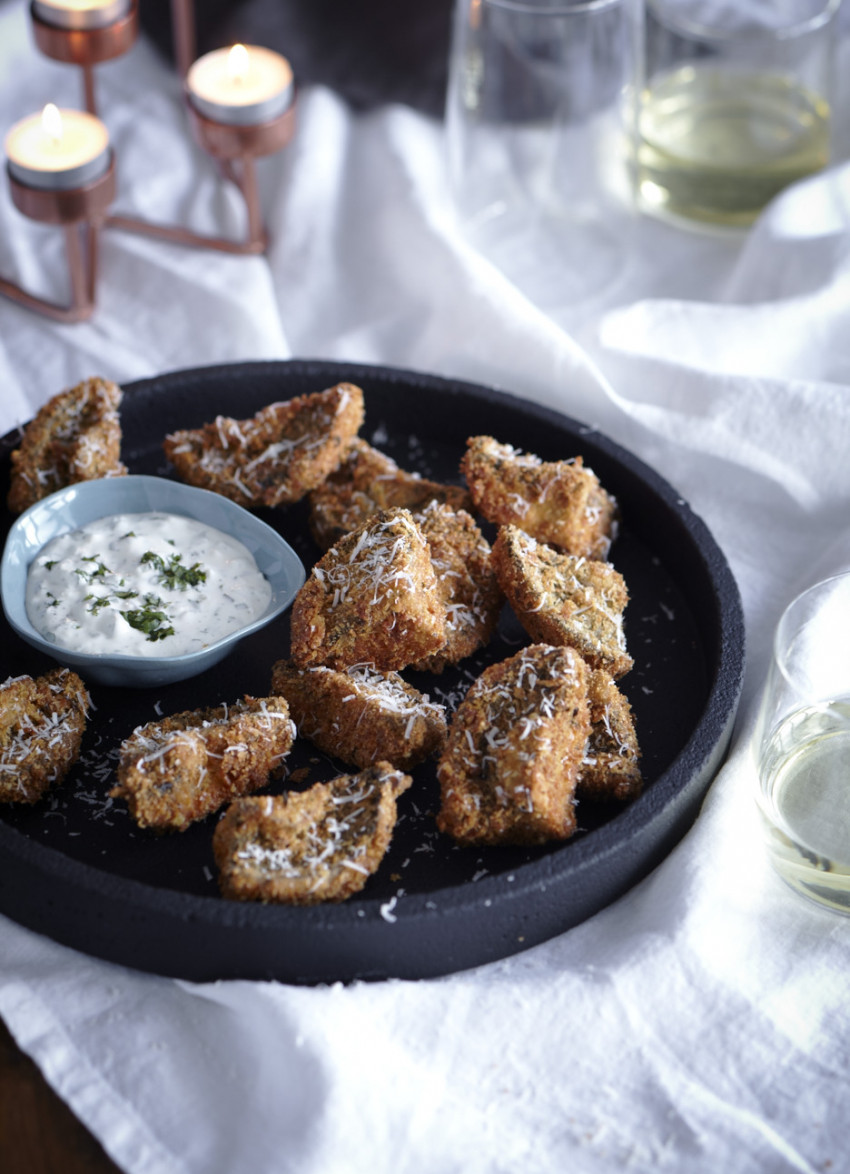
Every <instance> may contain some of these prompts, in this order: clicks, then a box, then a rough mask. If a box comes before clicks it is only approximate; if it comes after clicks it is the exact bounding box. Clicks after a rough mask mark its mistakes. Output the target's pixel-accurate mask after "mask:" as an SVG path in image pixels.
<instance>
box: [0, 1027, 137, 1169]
mask: <svg viewBox="0 0 850 1174" xmlns="http://www.w3.org/2000/svg"><path fill="white" fill-rule="evenodd" d="M0 1171H2V1174H121V1172H120V1170H119V1167H118V1166H116V1165H115V1163H114V1162H111V1161H110V1160H109V1158H108V1157H107V1156H106V1154H105V1153H104V1151H103V1149H102V1147H101V1146H100V1144H99V1143H98V1142H97V1141H95V1139H94V1138H93V1137H92V1135H91V1134H90V1133H89V1132H88V1130H87V1129H85V1128H84V1127H83V1126H82V1125H81V1124H80V1122H79V1121H78V1120H77V1118H76V1117H75V1116H74V1114H73V1113H72V1112H71V1110H70V1109H69V1108H68V1107H67V1105H66V1104H65V1103H64V1101H62V1100H60V1098H59V1097H57V1096H56V1094H55V1093H54V1092H53V1090H52V1089H51V1088H50V1086H49V1085H48V1083H47V1081H46V1080H45V1079H44V1077H43V1076H42V1075H41V1073H40V1072H39V1070H38V1068H37V1067H36V1065H35V1064H34V1063H33V1062H32V1060H31V1059H30V1058H29V1056H26V1055H24V1053H23V1052H22V1051H21V1050H20V1048H19V1047H18V1046H17V1044H16V1043H15V1041H14V1040H13V1039H12V1037H11V1035H10V1034H9V1032H8V1030H7V1029H6V1026H5V1024H4V1023H3V1022H2V1020H0Z"/></svg>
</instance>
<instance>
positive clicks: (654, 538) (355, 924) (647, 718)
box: [0, 361, 744, 983]
mask: <svg viewBox="0 0 850 1174" xmlns="http://www.w3.org/2000/svg"><path fill="white" fill-rule="evenodd" d="M342 379H348V380H351V381H353V382H356V383H358V384H360V386H362V387H363V390H364V392H365V395H366V422H365V425H364V427H363V429H362V433H361V434H362V435H363V436H364V438H365V439H367V440H369V441H370V442H371V443H373V444H375V445H376V446H377V447H379V448H381V449H383V450H384V451H386V452H388V453H390V454H391V455H392V456H393V457H395V459H396V460H397V461H398V462H399V464H400V465H402V466H403V467H405V468H407V469H411V470H416V471H418V472H420V473H421V474H423V475H424V476H427V477H430V478H433V479H437V480H451V481H457V480H458V479H459V475H458V462H459V460H460V458H461V455H462V454H463V451H464V447H465V441H466V438H467V436H470V435H473V434H475V433H482V432H486V433H488V434H490V435H493V436H495V437H496V438H497V439H499V440H502V441H505V442H509V443H511V444H513V445H515V446H516V447H518V448H521V449H524V450H526V451H531V452H535V453H537V454H538V455H539V456H541V457H543V458H544V459H559V458H563V457H569V456H574V455H576V454H578V453H581V454H583V456H584V458H585V463H586V464H588V465H589V466H590V467H591V468H592V469H594V471H595V472H596V473H597V475H598V476H599V478H600V480H601V481H602V483H603V484H604V485H605V486H606V488H607V489H608V490H609V491H610V492H612V493H613V494H614V495H615V496H616V497H617V498H618V500H619V502H620V506H621V511H622V527H621V533H620V536H619V538H618V539H617V541H616V543H615V544H614V546H613V548H612V552H611V560H612V561H613V562H614V564H615V565H616V566H617V568H618V569H619V570H620V571H621V572H622V573H623V575H624V576H625V579H626V582H627V584H628V587H629V591H630V594H631V602H630V604H629V607H628V610H627V615H626V633H627V640H628V646H629V650H630V652H631V653H632V655H633V657H634V659H635V668H634V669H633V670H632V672H631V673H630V674H629V675H628V676H627V677H625V678H624V679H623V681H622V682H621V687H622V688H623V690H624V692H625V693H626V694H627V695H628V697H629V700H630V701H631V704H632V707H633V710H634V714H635V719H636V724H637V729H638V735H639V739H640V742H641V746H642V751H643V758H642V766H643V771H644V776H645V779H646V786H645V790H644V793H643V795H642V796H641V798H640V799H638V800H637V801H636V802H635V803H633V804H632V805H631V806H628V807H624V808H621V807H618V806H607V805H593V804H591V803H587V802H583V803H581V804H580V806H579V809H578V816H579V825H580V828H581V830H580V832H579V833H578V834H577V835H576V836H575V837H574V838H573V839H572V840H570V841H568V842H567V843H564V844H553V845H551V846H547V847H544V848H535V849H519V848H488V849H475V848H459V847H457V846H455V845H454V844H453V842H452V841H451V840H449V839H448V838H446V837H444V836H441V835H440V834H439V833H438V832H437V830H436V827H435V824H434V813H435V811H436V809H437V804H438V789H437V784H436V777H435V772H434V766H433V763H431V764H427V765H425V766H423V767H420V768H419V769H418V770H417V771H416V772H415V774H414V778H415V786H414V787H413V788H411V790H410V791H408V792H407V793H406V794H405V795H404V796H403V797H402V799H401V800H400V804H399V810H400V820H399V824H398V827H397V830H396V834H395V837H394V839H393V843H392V847H391V849H390V852H389V854H388V856H387V858H386V859H385V860H384V862H383V864H382V866H381V869H380V871H379V872H378V873H377V874H376V875H375V876H374V877H372V878H371V879H370V880H369V881H368V882H367V885H366V887H365V889H364V891H363V893H362V894H361V895H360V896H358V897H356V898H353V899H351V900H349V901H348V902H345V903H344V904H341V905H328V906H318V907H314V908H305V909H290V908H285V907H272V906H261V905H250V904H237V903H231V902H225V901H223V900H221V899H220V898H219V897H218V895H217V885H216V878H215V866H214V862H213V856H212V850H211V841H212V831H213V827H214V820H215V817H213V818H211V819H208V820H206V821H204V822H203V823H200V824H196V825H194V826H193V827H192V828H190V829H189V830H188V831H187V832H185V833H183V834H182V835H168V836H156V835H153V834H151V833H147V832H142V831H140V830H139V829H138V828H136V827H135V825H134V824H133V823H132V821H131V820H130V819H129V817H128V816H127V813H126V809H125V808H124V807H123V805H122V804H121V803H120V801H116V802H113V801H111V800H109V799H108V798H107V791H108V789H109V787H110V785H111V781H112V774H113V769H114V764H115V758H116V752H117V749H118V747H119V745H120V743H121V741H122V739H123V738H125V737H126V736H127V735H128V734H129V733H130V731H131V730H132V729H133V727H134V726H136V725H137V724H139V723H141V722H144V721H149V720H152V719H154V718H155V717H156V716H157V715H158V714H162V715H167V714H170V713H174V712H177V711H179V710H183V709H191V708H196V707H198V706H200V705H212V704H218V703H220V702H221V701H225V700H234V699H236V698H237V697H239V696H241V695H242V694H243V693H252V694H254V695H263V694H265V693H267V692H268V687H269V680H270V672H271V667H272V664H273V662H274V661H275V660H276V659H278V658H279V657H282V656H285V655H286V654H287V652H288V631H289V616H288V614H287V615H285V616H284V617H282V619H280V620H278V621H276V622H275V623H274V624H273V625H272V626H271V627H269V628H266V629H264V630H263V631H262V632H259V633H257V634H256V635H255V636H253V637H251V638H250V639H248V640H247V641H245V642H244V643H243V644H242V645H240V646H239V648H238V649H237V651H236V652H234V653H233V654H232V655H231V656H230V657H228V658H227V659H226V660H225V661H223V662H222V663H221V664H220V665H218V666H216V667H215V668H213V669H211V670H210V671H209V672H207V673H206V674H204V675H203V676H201V677H197V678H195V679H193V680H189V681H184V682H180V683H178V684H174V685H170V686H167V687H163V688H159V689H156V690H153V691H146V690H138V691H136V690H125V689H107V688H103V687H98V686H93V687H92V688H91V693H92V698H93V701H94V703H95V706H96V709H95V712H94V716H93V720H92V721H91V723H90V727H89V730H88V731H87V733H86V738H85V741H84V743H83V750H82V754H81V757H80V760H79V762H78V764H77V766H76V767H75V768H74V770H73V772H72V773H71V775H70V776H69V777H68V779H67V780H66V781H65V783H64V784H63V785H62V787H61V788H60V789H59V790H57V791H56V793H55V795H53V796H52V797H51V798H50V799H48V800H47V801H45V802H43V803H41V804H39V805H36V806H35V807H33V808H26V809H14V808H12V807H10V806H6V808H5V809H4V810H3V811H2V815H0V910H2V912H4V913H6V914H7V915H9V916H10V917H13V918H15V919H16V920H18V921H19V922H21V923H22V924H24V925H26V926H29V927H30V928H32V929H35V930H37V931H40V932H41V933H44V934H47V935H48V936H50V937H51V938H54V939H55V940H56V941H59V942H62V943H65V944H67V945H70V946H74V947H76V948H77V949H79V950H82V951H85V952H87V953H90V954H94V955H96V956H99V957H101V958H106V959H109V960H111V961H113V962H118V963H123V964H125V965H127V966H132V967H136V968H139V969H142V970H148V971H153V972H155V973H159V974H164V975H174V976H179V977H182V978H187V979H193V980H199V981H202V980H208V979H220V978H237V977H238V978H260V979H271V978H273V979H279V980H282V981H285V982H293V983H295V982H297V983H316V982H332V981H337V980H341V981H350V980H353V979H358V978H364V979H365V978H386V977H402V978H425V977H430V976H434V975H441V974H447V973H451V972H453V971H457V970H462V969H465V968H468V967H471V966H475V965H478V964H481V963H485V962H489V961H493V960H495V959H498V958H502V957H505V956H507V955H509V954H512V953H515V952H517V951H519V950H522V949H525V948H527V947H529V946H531V945H533V944H535V943H538V942H541V941H545V940H546V939H548V938H550V937H552V936H553V935H555V934H557V933H560V932H562V931H563V930H566V929H568V928H570V927H571V926H573V925H576V924H577V923H579V922H581V921H583V920H584V919H585V918H587V917H589V916H591V915H592V914H593V913H595V912H597V911H598V910H600V909H602V908H603V907H604V906H605V905H607V904H608V903H609V902H611V901H613V900H614V899H615V898H617V897H618V896H620V895H621V894H623V893H624V892H626V891H627V890H628V889H629V888H630V887H631V886H632V885H634V884H635V883H636V882H637V881H639V880H640V879H641V878H642V877H644V876H645V875H646V874H647V873H648V872H649V871H650V870H651V869H652V868H654V867H655V866H656V865H657V864H658V863H659V862H660V861H661V860H662V859H663V858H664V857H665V855H666V854H667V853H668V852H669V851H670V850H671V848H672V847H673V846H674V844H676V842H677V841H678V840H679V839H680V838H681V836H682V835H683V834H684V833H685V831H686V830H687V829H688V827H689V826H690V824H691V823H692V821H693V819H694V818H695V816H696V813H697V810H698V807H699V804H700V801H701V799H702V797H703V795H704V793H705V791H706V789H707V787H708V785H709V783H710V781H711V778H712V776H713V774H714V772H715V771H716V769H717V766H718V764H719V762H720V760H721V757H722V755H723V752H724V749H725V747H726V743H727V741H728V738H729V735H730V733H731V728H732V723H733V719H734V714H735V709H736V707H737V703H738V697H739V693H740V686H741V678H742V672H743V656H744V652H743V649H744V634H743V620H742V613H741V605H740V600H739V596H738V591H737V588H736V586H735V582H734V580H733V578H732V575H731V572H730V570H729V568H728V566H727V564H726V562H725V560H724V558H723V555H722V554H721V552H720V550H719V549H718V547H717V545H716V544H715V542H714V540H713V539H712V537H711V535H710V534H709V532H708V530H707V529H706V527H705V525H704V524H703V523H702V522H701V521H700V519H699V518H697V517H696V516H695V515H694V514H693V513H692V511H691V510H690V508H689V506H688V505H687V503H685V502H684V501H682V499H681V498H680V497H679V495H678V494H677V493H676V491H675V490H674V489H672V488H671V487H670V486H669V485H668V484H667V483H666V482H664V481H663V480H662V479H661V478H660V477H658V476H657V475H656V474H655V473H654V472H653V471H652V470H651V469H649V468H648V467H647V466H646V465H644V464H642V463H641V462H640V461H639V460H637V459H636V458H635V457H633V456H632V455H631V454H629V453H628V452H626V451H625V450H623V449H622V448H620V447H618V446H617V445H615V444H613V443H612V442H611V441H609V440H607V439H606V438H605V437H604V436H601V435H600V434H599V433H597V432H595V431H594V430H592V429H589V428H586V427H584V426H582V425H580V424H578V423H576V422H575V421H573V420H570V419H568V418H566V417H564V416H561V415H559V414H557V413H554V412H551V411H548V410H546V409H544V408H540V407H536V406H534V405H532V404H530V403H528V402H526V401H522V400H519V399H516V398H514V397H512V396H509V395H505V394H503V393H499V392H495V391H491V390H488V389H485V388H482V387H477V386H473V385H470V384H461V383H457V382H454V381H448V380H442V379H437V378H433V377H430V376H426V375H420V374H416V373H412V372H406V371H394V370H389V369H386V368H373V367H364V366H358V365H356V364H337V363H325V362H306V361H305V362H288V363H283V362H282V363H257V364H239V365H234V366H227V367H208V368H201V369H198V370H194V371H183V372H176V373H172V374H168V375H163V376H160V377H158V378H156V379H148V380H143V381H141V382H139V383H136V384H132V385H129V386H128V387H127V388H126V389H125V398H124V402H123V404H122V409H121V413H122V424H123V431H124V446H123V453H122V455H123V458H124V460H125V462H126V464H127V465H128V467H129V469H130V471H131V472H133V473H148V474H157V475H160V476H166V477H167V476H169V475H170V469H169V467H168V465H167V463H166V461H165V458H164V456H163V454H162V448H161V442H162V438H163V436H164V434H165V433H166V432H167V431H170V430H173V429H176V428H183V427H194V426H197V425H199V424H201V423H203V422H204V421H206V420H209V419H212V418H213V417H214V416H215V415H216V414H219V413H221V414H225V415H232V416H237V417H246V416H250V415H252V414H253V413H254V412H255V411H257V410H258V409H259V408H260V407H262V406H264V405H265V404H267V403H270V402H271V401H273V400H279V399H288V398H290V397H291V396H293V395H299V394H302V393H305V392H310V391H317V390H321V389H322V388H324V387H328V386H330V385H331V384H333V383H335V382H337V381H339V380H342ZM17 440H18V437H17V434H10V435H9V436H7V437H5V438H4V439H3V440H2V441H0V483H1V484H7V483H8V474H9V454H10V452H11V450H12V448H13V447H15V445H16V444H17ZM3 496H4V498H5V493H4V495H3ZM259 513H260V516H261V517H263V518H264V520H265V521H267V522H269V523H270V524H271V525H273V526H275V527H276V528H277V529H279V530H280V532H281V533H282V534H283V535H284V536H285V537H286V538H287V540H288V541H289V542H290V543H291V544H292V545H293V546H294V547H295V549H296V550H297V551H298V553H299V554H300V555H301V557H302V559H303V560H304V561H305V563H306V564H307V565H308V566H309V565H311V564H312V563H313V562H314V561H315V559H316V558H317V557H318V555H319V553H320V552H319V551H318V550H317V548H316V547H315V546H314V544H313V542H312V539H311V538H310V535H309V531H308V528H307V521H306V519H307V511H306V506H305V504H304V503H300V504H299V505H296V506H294V507H291V508H289V509H287V510H282V509H281V510H263V511H259ZM11 520H12V519H11V517H10V516H9V515H8V513H6V514H5V515H4V516H3V519H2V526H3V530H2V533H3V535H4V536H5V533H6V531H7V530H8V527H9V524H10V522H11ZM0 622H2V625H3V628H2V633H3V635H2V660H1V661H0V680H2V679H4V678H5V677H6V676H7V675H9V674H18V673H24V672H28V673H32V674H36V673H39V672H43V671H45V670H46V669H47V668H49V667H51V662H49V661H47V660H46V659H44V658H42V657H41V656H39V655H38V654H36V653H35V652H34V651H33V650H32V649H30V648H29V647H28V646H27V645H25V644H23V643H22V642H20V641H19V640H18V639H17V637H16V636H15V635H14V634H13V633H12V631H11V630H10V629H9V627H8V625H6V623H5V620H3V621H0ZM523 642H525V638H524V636H523V633H522V631H521V630H520V629H519V628H518V626H517V624H516V621H515V620H514V619H513V617H512V616H511V614H510V612H509V611H508V610H507V609H505V611H504V613H503V616H502V620H501V623H500V627H499V632H498V636H497V639H496V640H495V641H494V643H493V644H492V645H491V646H490V647H489V648H488V649H487V650H486V652H484V653H482V654H480V655H478V656H476V657H473V658H471V659H470V660H469V661H466V662H464V663H463V664H462V665H461V666H460V667H459V668H458V669H456V670H453V671H452V670H449V671H447V672H446V673H444V674H443V675H442V676H441V677H434V676H424V675H422V674H418V675H416V674H406V675H407V676H408V678H409V679H410V680H412V681H413V682H414V683H415V684H416V685H417V686H419V687H420V688H423V689H424V690H425V691H427V692H429V693H430V695H431V697H432V698H434V699H437V700H441V701H445V702H446V703H448V705H449V706H454V705H455V704H456V703H457V700H458V699H459V698H460V696H462V694H463V692H464V691H465V690H466V688H467V687H468V685H469V683H470V682H471V681H472V679H473V678H474V677H475V676H476V675H477V674H478V673H479V672H480V671H481V669H482V668H483V667H484V665H485V664H487V663H490V662H491V661H493V660H496V659H502V658H504V657H506V656H509V655H512V654H513V653H514V652H516V651H517V648H518V646H519V645H520V644H521V643H523ZM289 769H290V774H291V775H292V774H294V776H295V778H296V779H297V780H298V783H297V784H296V783H293V781H292V780H291V779H290V782H289V783H288V784H284V783H278V784H275V785H274V786H272V788H271V790H273V791H274V790H279V789H281V788H282V787H283V786H284V785H289V786H293V785H297V786H306V785H309V783H311V782H314V781H316V780H317V779H328V778H330V777H333V775H335V774H337V773H340V772H341V771H343V770H344V769H345V768H344V767H343V766H342V764H340V763H335V762H332V761H331V760H330V759H328V758H326V757H325V756H324V755H321V754H319V753H318V752H317V751H316V750H315V749H314V748H313V747H312V746H311V745H310V744H309V743H306V742H305V743H302V742H300V741H299V742H298V743H297V744H296V748H295V750H294V751H293V753H292V754H291V756H290V759H289Z"/></svg>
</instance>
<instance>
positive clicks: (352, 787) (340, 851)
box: [213, 762, 412, 905]
mask: <svg viewBox="0 0 850 1174" xmlns="http://www.w3.org/2000/svg"><path fill="white" fill-rule="evenodd" d="M411 781H412V780H411V778H410V776H409V775H406V774H403V773H402V772H401V771H398V770H395V769H394V768H393V767H391V766H390V764H389V763H387V762H378V763H375V765H374V766H371V767H369V768H368V769H367V770H364V771H361V772H360V774H356V775H341V776H340V777H338V778H336V779H333V780H332V781H331V782H330V783H315V784H314V785H313V786H312V787H310V789H309V790H307V791H301V792H290V793H288V794H286V795H276V796H274V797H272V796H253V797H251V798H249V799H238V800H237V801H236V802H235V803H232V804H231V805H230V807H229V808H228V809H227V811H226V812H225V814H224V815H223V816H222V818H221V820H220V821H219V823H218V825H217V826H216V829H215V833H214V835H213V851H214V853H215V860H216V864H217V865H218V868H219V887H220V889H221V892H222V895H223V896H224V897H227V898H230V899H231V900H235V901H265V902H277V903H280V904H284V905H317V904H319V902H321V901H344V900H345V899H346V898H347V897H350V896H351V895H352V894H353V893H358V892H360V890H361V889H362V888H363V886H364V885H365V883H366V881H367V880H368V879H369V877H370V876H371V875H372V873H374V872H375V871H376V870H377V868H378V866H379V865H380V863H381V861H382V860H383V858H384V856H385V855H386V852H387V849H388V847H389V845H390V840H391V839H392V834H393V829H394V828H395V824H396V818H397V809H396V799H397V798H398V796H399V795H400V794H401V793H402V792H403V791H406V790H407V788H408V787H409V786H410V784H411Z"/></svg>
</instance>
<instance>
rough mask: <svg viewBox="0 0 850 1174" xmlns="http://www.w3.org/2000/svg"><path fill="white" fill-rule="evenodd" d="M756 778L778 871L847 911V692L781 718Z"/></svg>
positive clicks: (849, 852) (849, 805) (849, 728)
mask: <svg viewBox="0 0 850 1174" xmlns="http://www.w3.org/2000/svg"><path fill="white" fill-rule="evenodd" d="M761 782H762V792H761V803H760V806H761V811H762V816H763V818H764V820H765V824H766V828H767V838H768V845H769V848H770V852H771V860H772V863H773V865H774V867H775V868H776V870H777V872H778V873H779V874H780V876H782V878H783V879H784V880H786V881H787V882H788V883H789V884H790V885H792V886H793V887H794V888H796V889H798V890H799V891H800V892H802V893H804V894H805V895H806V896H809V897H813V898H814V899H816V900H818V901H820V902H822V903H824V904H827V905H831V906H833V907H834V908H836V909H840V910H842V911H843V912H848V913H850V698H843V699H841V700H839V701H833V702H830V703H829V704H828V705H823V706H818V707H812V708H810V709H802V710H799V711H798V712H797V713H795V714H792V715H791V717H789V718H787V719H786V720H785V721H784V722H783V723H782V725H781V726H780V727H779V730H778V731H777V732H776V733H775V734H774V736H773V738H772V739H771V741H770V743H769V746H768V749H767V752H766V753H765V755H764V756H763V758H762V779H761Z"/></svg>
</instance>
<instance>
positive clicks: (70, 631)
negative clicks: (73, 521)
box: [27, 513, 271, 656]
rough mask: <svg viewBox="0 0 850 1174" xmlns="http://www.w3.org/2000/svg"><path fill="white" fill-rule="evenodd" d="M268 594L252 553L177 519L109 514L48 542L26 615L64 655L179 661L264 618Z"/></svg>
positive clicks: (33, 573)
mask: <svg viewBox="0 0 850 1174" xmlns="http://www.w3.org/2000/svg"><path fill="white" fill-rule="evenodd" d="M270 599H271V587H270V586H269V584H268V581H267V580H266V579H265V577H264V576H263V574H262V573H261V571H260V570H259V568H258V567H257V564H256V562H255V561H254V558H253V556H252V555H251V553H250V551H249V550H248V549H247V547H245V546H244V545H243V544H242V543H241V542H239V541H237V539H235V538H232V537H230V535H228V534H224V533H223V532H222V531H220V530H216V529H214V528H213V527H212V526H207V525H204V524H203V523H202V522H196V521H195V520H194V519H192V518H186V517H182V516H181V515H177V514H164V513H148V514H115V515H113V516H111V517H107V518H100V519H98V520H97V521H95V522H90V523H89V524H88V525H87V526H83V527H81V529H79V530H75V531H73V532H72V533H70V534H63V535H60V537H58V538H54V539H53V541H52V542H49V543H48V544H47V545H46V546H45V547H44V549H43V550H42V551H41V552H40V554H39V555H38V556H37V557H36V559H35V560H34V562H33V564H32V566H31V567H30V570H29V575H28V578H27V614H28V615H29V618H30V622H31V623H32V625H33V626H34V627H35V628H36V629H37V630H38V631H39V632H40V633H41V634H42V636H44V637H45V638H46V639H47V640H50V641H52V642H53V643H55V644H57V645H58V646H60V647H62V648H68V649H73V650H77V651H85V652H95V653H103V654H113V653H125V654H128V655H136V656H182V655H183V654H185V653H187V652H195V651H197V650H199V649H201V648H204V647H206V646H208V645H210V644H213V643H214V642H215V641H216V640H220V639H221V638H222V637H223V636H226V635H228V634H229V633H231V632H234V631H236V630H237V629H238V628H242V627H244V626H245V625H246V624H249V623H251V621H252V620H254V619H256V618H257V617H258V616H260V615H262V613H263V612H264V611H265V609H266V607H267V606H268V603H269V600H270Z"/></svg>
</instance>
